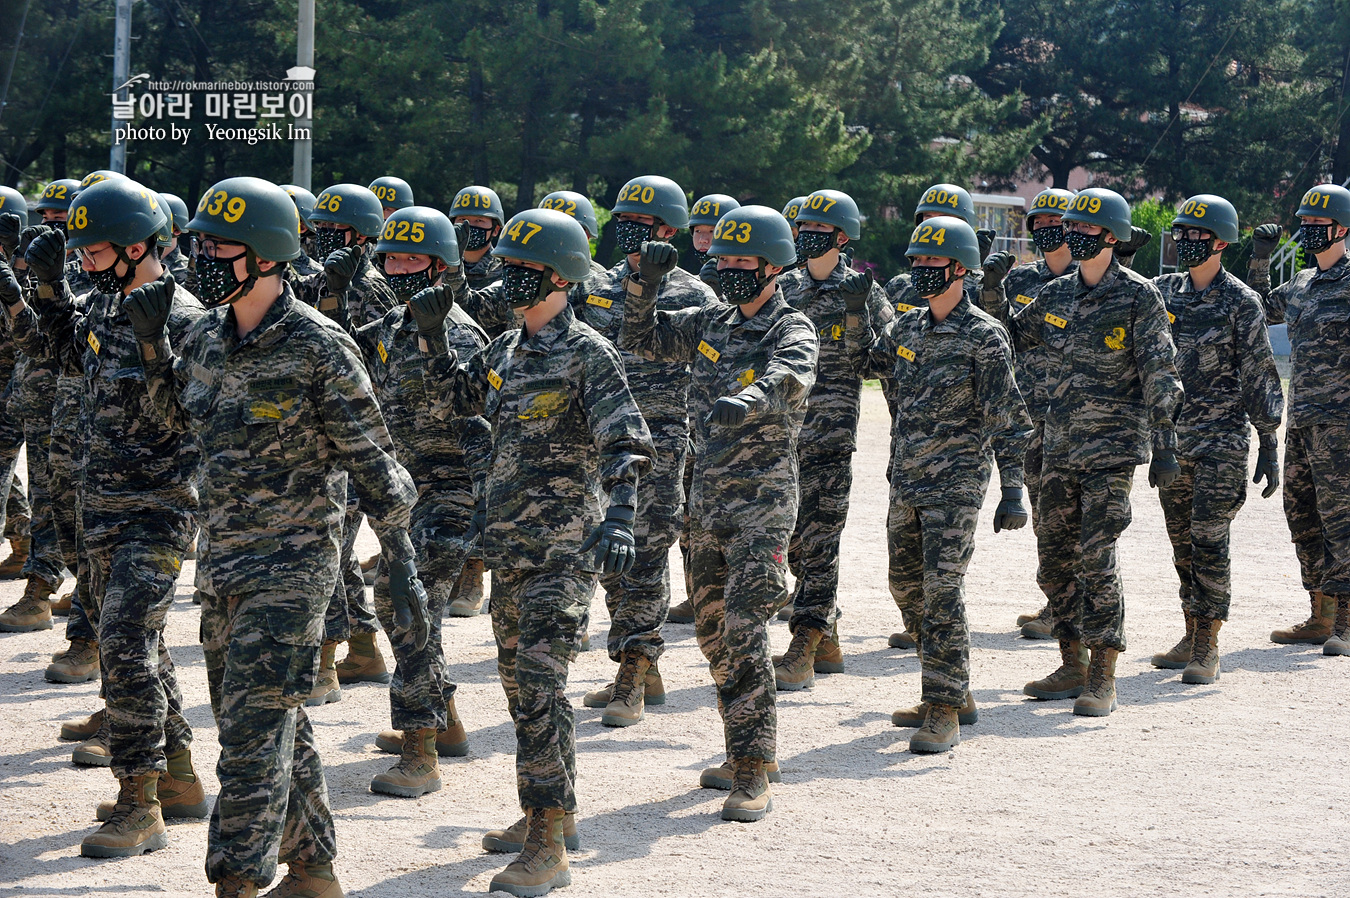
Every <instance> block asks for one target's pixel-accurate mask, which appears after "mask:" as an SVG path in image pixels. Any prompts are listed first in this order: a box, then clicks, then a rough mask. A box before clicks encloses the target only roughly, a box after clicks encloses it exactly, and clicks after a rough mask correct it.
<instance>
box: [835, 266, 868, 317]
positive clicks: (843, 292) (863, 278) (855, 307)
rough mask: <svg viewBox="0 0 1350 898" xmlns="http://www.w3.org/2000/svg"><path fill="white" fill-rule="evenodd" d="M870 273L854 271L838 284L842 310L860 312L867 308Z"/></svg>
mask: <svg viewBox="0 0 1350 898" xmlns="http://www.w3.org/2000/svg"><path fill="white" fill-rule="evenodd" d="M872 280H873V278H872V272H870V271H867V272H862V271H854V272H852V273H850V274H846V275H844V279H843V280H842V281H840V282H839V295H840V296H842V297H844V310H845V311H848V312H861V311H862V310H863V309H865V308H867V297H868V296H870V295H871V293H872Z"/></svg>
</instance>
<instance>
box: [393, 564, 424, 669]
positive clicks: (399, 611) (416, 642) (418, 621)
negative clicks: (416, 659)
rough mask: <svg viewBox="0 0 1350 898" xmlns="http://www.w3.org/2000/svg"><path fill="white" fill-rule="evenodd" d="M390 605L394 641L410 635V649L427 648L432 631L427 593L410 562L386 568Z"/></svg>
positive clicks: (415, 568) (413, 565) (415, 566)
mask: <svg viewBox="0 0 1350 898" xmlns="http://www.w3.org/2000/svg"><path fill="white" fill-rule="evenodd" d="M389 601H390V603H391V604H392V605H393V606H394V632H393V633H390V634H389V635H390V637H391V638H393V639H402V638H403V636H404V634H407V633H411V634H412V638H413V647H414V648H418V649H420V648H422V646H424V645H426V644H427V633H428V632H430V630H431V625H430V623H429V616H428V614H427V591H426V588H425V587H424V586H422V581H421V580H419V579H418V577H417V565H416V564H414V563H413V560H412V559H411V558H409V559H407V560H405V561H395V562H392V563H391V564H390V565H389Z"/></svg>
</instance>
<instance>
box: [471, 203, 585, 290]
mask: <svg viewBox="0 0 1350 898" xmlns="http://www.w3.org/2000/svg"><path fill="white" fill-rule="evenodd" d="M492 255H494V256H497V257H498V258H500V259H502V261H503V262H505V263H506V264H505V266H504V267H503V270H502V289H503V290H504V291H505V293H506V300H507V302H508V303H510V305H511V307H512V308H515V309H527V308H530V307H531V306H534V305H537V304H538V303H540V302H543V301H544V299H545V298H547V296H548V295H549V294H550V293H552V292H554V291H556V290H558V287H556V286H555V285H554V284H553V273H554V272H556V273H557V274H558V275H559V276H560V277H562V278H563V279H564V280H566V281H568V282H570V283H573V284H576V283H580V282H581V281H584V280H585V279H586V278H587V277H589V276H590V273H591V242H590V240H588V239H587V238H586V231H585V230H584V229H583V228H582V227H581V223H580V222H578V221H577V220H576V219H575V218H573V217H572V216H570V215H568V214H567V213H566V212H559V211H558V210H557V209H526V210H525V211H523V212H518V213H516V214H515V215H514V216H512V218H511V220H510V221H508V222H507V223H506V227H505V228H503V229H502V235H501V239H500V240H498V241H497V245H496V246H495V247H493V249H492ZM517 262H534V263H537V264H539V265H542V266H544V270H543V271H538V270H536V269H532V268H526V267H523V266H521V265H518V264H516V263H517Z"/></svg>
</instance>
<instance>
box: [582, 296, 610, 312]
mask: <svg viewBox="0 0 1350 898" xmlns="http://www.w3.org/2000/svg"><path fill="white" fill-rule="evenodd" d="M586 305H588V306H599V307H600V308H602V309H610V308H613V307H614V300H612V299H605V298H604V297H603V296H596V295H595V294H594V293H592V294H591V295H590V296H588V297H586Z"/></svg>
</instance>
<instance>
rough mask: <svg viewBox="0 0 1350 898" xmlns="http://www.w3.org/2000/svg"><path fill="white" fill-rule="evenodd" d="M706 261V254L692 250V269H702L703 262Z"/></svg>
mask: <svg viewBox="0 0 1350 898" xmlns="http://www.w3.org/2000/svg"><path fill="white" fill-rule="evenodd" d="M707 261H708V254H707V253H701V252H699V251H698V250H694V267H695V268H702V267H703V263H704V262H707Z"/></svg>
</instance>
